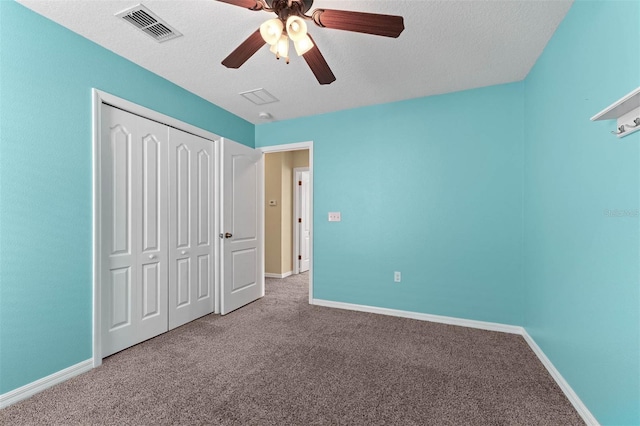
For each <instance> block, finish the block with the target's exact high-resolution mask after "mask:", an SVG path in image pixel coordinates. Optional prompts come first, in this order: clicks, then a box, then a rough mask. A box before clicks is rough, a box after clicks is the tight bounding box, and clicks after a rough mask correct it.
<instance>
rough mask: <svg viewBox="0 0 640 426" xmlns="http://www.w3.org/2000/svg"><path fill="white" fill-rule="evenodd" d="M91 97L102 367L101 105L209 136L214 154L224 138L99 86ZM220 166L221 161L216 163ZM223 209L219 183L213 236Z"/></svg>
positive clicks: (96, 319) (97, 337) (97, 350)
mask: <svg viewBox="0 0 640 426" xmlns="http://www.w3.org/2000/svg"><path fill="white" fill-rule="evenodd" d="M91 98H92V111H91V115H92V135H93V136H92V137H93V140H92V147H91V150H92V152H91V157H92V169H93V173H92V180H93V182H92V188H93V194H92V210H93V214H92V216H93V221H92V251H93V253H92V277H93V314H92V317H93V327H92V331H93V336H92V351H93V354H92V360H93V368H95V367H99V366H100V365H102V356H101V355H100V354H101V353H102V342H101V325H102V324H101V322H100V315H101V303H102V300H101V297H100V285H101V282H100V276H101V271H100V267H101V264H100V259H101V258H102V236H101V233H100V228H101V226H100V223H101V220H102V216H101V212H102V205H101V197H102V194H101V192H100V187H101V178H102V171H101V169H100V145H101V140H100V138H101V128H102V120H101V114H100V111H101V107H102V104H107V105H111V106H113V107H116V108H119V109H122V110H124V111H128V112H130V113H132V114H135V115H139V116H141V117H144V118H147V119H149V120H153V121H157V122H159V123H162V124H165V125H168V126H170V127H174V128H176V129H179V130H182V131H185V132H187V133H191V134H194V135H196V136H199V137H201V138H204V139H208V140H210V141H211V143H212V144H213V147H214V155H215V156H216V158H219V157H220V143H221V139H222V137H221V136H219V135H216V134H215V133H211V132H209V131H207V130H204V129H200V128H198V127H196V126H193V125H191V124H188V123H185V122H183V121H180V120H178V119H176V118H173V117H170V116H168V115H165V114H162V113H160V112H157V111H154V110H152V109H149V108H145V107H143V106H141V105H138V104H135V103H133V102H130V101H127V100H126V99H122V98H120V97H118V96H115V95H112V94H110V93H107V92H103V91H101V90H98V89H96V88H93V89H91ZM215 166H216V168H217V169H218V168H219V166H218V164H215ZM218 173H219V170H215V176H216V178H218ZM219 209H220V189H219V185H214V214H215V215H216V217H214V219H213V223H214V229H213V236H214V237H215V236H217V235H218V233H219V232H220V230H219V218H218V217H217V216H218V215H219ZM218 247H219V245H218V244H215V245H214V268H215V273H214V274H213V291H214V297H215V301H214V312H215V313H218V312H219V300H220V294H219V290H220V285H219V284H220V264H219V257H220V256H219V252H218V250H219V248H218Z"/></svg>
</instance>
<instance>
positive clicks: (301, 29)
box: [286, 15, 307, 42]
mask: <svg viewBox="0 0 640 426" xmlns="http://www.w3.org/2000/svg"><path fill="white" fill-rule="evenodd" d="M286 27H287V34H288V35H289V38H291V40H292V41H293V42H296V41H299V40H302V39H303V38H305V37H307V23H306V22H304V20H303V19H302V18H301V17H299V16H296V15H291V16H289V17H288V18H287V25H286Z"/></svg>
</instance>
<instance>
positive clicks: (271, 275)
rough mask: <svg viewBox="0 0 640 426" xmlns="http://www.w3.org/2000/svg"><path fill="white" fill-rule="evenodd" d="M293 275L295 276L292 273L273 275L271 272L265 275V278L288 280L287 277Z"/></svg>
mask: <svg viewBox="0 0 640 426" xmlns="http://www.w3.org/2000/svg"><path fill="white" fill-rule="evenodd" d="M291 275H293V272H292V271H289V272H285V273H282V274H272V273H271V272H265V273H264V277H265V278H287V277H290V276H291Z"/></svg>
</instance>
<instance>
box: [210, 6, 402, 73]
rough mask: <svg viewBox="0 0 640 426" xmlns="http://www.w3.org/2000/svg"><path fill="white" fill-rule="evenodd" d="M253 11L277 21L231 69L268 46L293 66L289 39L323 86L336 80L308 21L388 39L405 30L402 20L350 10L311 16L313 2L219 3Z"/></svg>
mask: <svg viewBox="0 0 640 426" xmlns="http://www.w3.org/2000/svg"><path fill="white" fill-rule="evenodd" d="M218 1H221V2H223V3H228V4H232V5H235V6H240V7H244V8H246V9H249V10H253V11H258V10H264V11H266V12H275V14H276V15H277V18H273V19H269V20H268V21H266V22H265V23H263V24H262V25H260V28H259V29H257V30H256V31H255V32H254V33H253V34H251V35H250V36H249V38H247V39H246V40H245V41H244V42H242V43H241V44H240V46H238V47H237V48H236V49H235V50H234V51H233V52H231V54H230V55H229V56H227V57H226V58H225V59H224V60H223V61H222V65H224V66H225V67H227V68H240V67H241V66H242V64H244V63H245V62H246V61H247V60H248V59H249V58H250V57H251V56H253V55H254V54H255V53H256V52H257V51H258V50H259V49H260V48H261V47H262V46H264V45H265V44H269V45H271V48H270V51H271V52H272V53H274V54H275V55H276V58H277V59H280V58H284V59H285V61H286V62H287V63H289V39H291V41H292V42H293V45H294V48H295V50H296V53H297V54H298V56H302V57H303V58H304V59H305V61H306V62H307V64H308V65H309V68H311V71H312V72H313V74H314V75H315V76H316V78H317V79H318V82H319V83H320V84H331V83H333V82H334V81H335V80H336V77H335V76H334V75H333V72H332V71H331V68H329V64H327V61H326V60H325V59H324V56H322V53H320V50H319V49H318V46H316V44H315V43H314V41H313V39H312V38H311V35H309V34H308V33H307V24H306V22H305V20H311V21H313V22H314V23H315V24H316V25H318V26H319V27H323V28H333V29H336V30H345V31H354V32H358V33H365V34H373V35H379V36H385V37H394V38H396V37H398V36H399V35H400V33H402V31H403V30H404V20H403V18H402V16H395V15H380V14H377V13H365V12H353V11H347V10H332V9H315V10H314V11H313V12H311V14H310V15H307V14H306V13H307V12H308V11H309V9H311V5H312V4H313V0H218Z"/></svg>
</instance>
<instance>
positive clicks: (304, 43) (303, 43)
mask: <svg viewBox="0 0 640 426" xmlns="http://www.w3.org/2000/svg"><path fill="white" fill-rule="evenodd" d="M293 46H294V47H295V48H296V53H297V54H298V56H302V55H304V54H305V53H307V52H308V51H310V50H311V49H312V48H313V46H314V44H313V42H312V41H311V38H310V37H309V36H308V35H306V34H305V36H304V37H303V38H301V39H300V40H296V41H294V42H293Z"/></svg>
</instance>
